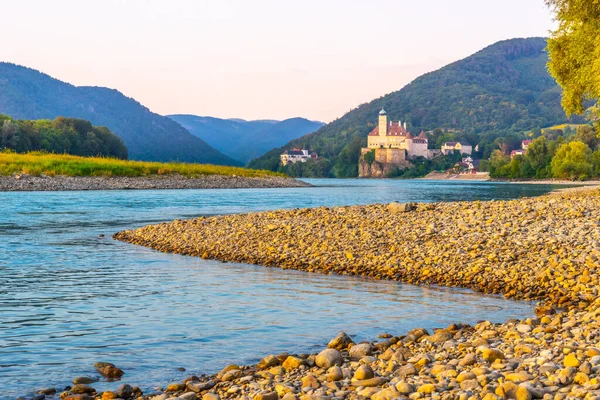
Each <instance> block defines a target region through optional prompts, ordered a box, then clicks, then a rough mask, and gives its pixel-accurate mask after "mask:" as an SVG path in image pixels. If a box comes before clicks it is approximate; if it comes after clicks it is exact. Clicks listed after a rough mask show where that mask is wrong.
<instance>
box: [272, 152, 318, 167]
mask: <svg viewBox="0 0 600 400" xmlns="http://www.w3.org/2000/svg"><path fill="white" fill-rule="evenodd" d="M280 158H281V164H282V165H284V166H285V165H288V164H289V163H292V164H296V163H297V162H306V161H308V160H310V159H317V158H318V156H317V153H314V152H313V153H310V154H309V152H308V150H304V149H303V150H300V149H292V150H286V151H284V152H283V153H282V154H281V156H280Z"/></svg>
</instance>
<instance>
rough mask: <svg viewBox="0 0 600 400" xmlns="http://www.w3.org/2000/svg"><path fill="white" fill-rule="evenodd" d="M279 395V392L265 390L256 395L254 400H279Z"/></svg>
mask: <svg viewBox="0 0 600 400" xmlns="http://www.w3.org/2000/svg"><path fill="white" fill-rule="evenodd" d="M277 399H279V395H278V394H277V392H263V393H259V394H257V395H256V396H254V400H277Z"/></svg>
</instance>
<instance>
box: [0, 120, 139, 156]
mask: <svg viewBox="0 0 600 400" xmlns="http://www.w3.org/2000/svg"><path fill="white" fill-rule="evenodd" d="M0 149H11V150H14V151H16V152H17V153H26V152H29V151H46V152H49V153H57V154H64V153H66V154H72V155H77V156H104V157H115V158H120V159H127V156H128V154H127V147H125V144H124V143H123V141H122V140H121V139H120V138H119V137H118V136H116V135H115V134H114V133H112V132H111V131H110V130H109V129H108V128H105V127H98V126H92V124H91V123H90V122H89V121H86V120H83V119H75V118H64V117H58V118H56V119H55V120H52V121H50V120H13V119H12V118H10V117H8V116H5V115H0Z"/></svg>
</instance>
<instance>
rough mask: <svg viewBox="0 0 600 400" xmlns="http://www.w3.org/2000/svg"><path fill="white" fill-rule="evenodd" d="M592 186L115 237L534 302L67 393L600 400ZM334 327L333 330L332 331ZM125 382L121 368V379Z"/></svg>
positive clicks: (78, 398) (204, 221)
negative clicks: (155, 382)
mask: <svg viewBox="0 0 600 400" xmlns="http://www.w3.org/2000/svg"><path fill="white" fill-rule="evenodd" d="M598 221H600V189H599V188H582V187H578V188H568V189H563V190H560V191H556V192H552V193H550V194H547V195H542V196H539V197H534V198H523V199H518V200H508V201H487V202H478V201H476V202H454V203H429V204H416V205H414V204H410V203H409V204H398V203H392V204H389V205H388V204H386V205H381V204H374V205H368V206H351V207H333V208H328V207H319V208H315V209H299V210H298V209H297V210H285V211H284V210H280V211H267V212H260V213H250V214H236V215H224V216H216V217H209V218H197V219H193V220H186V221H182V220H176V221H174V222H172V223H161V224H158V225H150V226H146V227H143V228H140V229H137V230H128V231H123V232H120V233H117V234H115V235H114V237H115V238H116V239H118V240H122V241H126V242H129V243H135V244H139V245H145V246H147V247H152V248H154V249H156V250H159V251H164V252H170V253H177V254H183V255H188V256H199V257H202V258H211V259H219V260H222V261H232V262H245V263H252V264H258V265H263V266H267V267H280V268H291V269H298V270H303V271H308V272H320V273H325V274H331V273H335V274H338V275H345V274H348V275H360V276H367V277H371V278H373V279H391V280H395V281H399V282H406V283H412V284H421V285H429V284H437V285H441V286H446V287H462V288H468V289H474V290H476V291H479V292H482V293H489V294H503V295H504V296H505V297H507V298H513V299H520V300H533V301H539V302H540V305H539V306H538V307H537V308H536V310H535V315H532V316H531V317H530V318H526V319H523V320H520V321H517V320H510V321H506V322H504V323H499V324H494V323H491V322H489V321H483V322H480V323H478V324H477V325H475V326H468V325H463V324H461V321H456V323H455V324H452V325H450V326H448V327H446V328H443V329H437V330H435V331H427V330H425V329H421V328H416V329H413V330H411V331H410V332H401V333H399V334H398V335H395V336H394V335H389V334H385V335H380V336H379V337H378V339H375V340H373V341H368V342H362V343H353V342H352V340H351V338H349V337H348V336H347V335H345V334H343V333H341V334H340V335H338V336H337V337H336V338H334V339H332V341H331V342H330V343H329V345H328V348H327V349H325V350H323V351H321V352H317V353H315V354H287V353H283V354H276V355H258V354H257V359H258V358H259V357H260V356H265V357H264V358H263V359H262V360H261V361H260V362H259V363H257V364H256V365H248V366H243V365H230V366H228V367H226V368H224V369H223V370H222V371H221V372H219V373H217V374H212V375H202V376H199V377H196V376H191V377H188V378H186V379H185V380H183V381H181V382H175V383H170V384H168V385H165V386H164V387H161V388H160V389H159V390H156V391H155V392H153V393H147V394H144V395H142V394H141V392H140V391H139V390H137V389H136V388H134V387H131V386H129V385H126V384H125V385H122V386H121V387H120V388H119V389H118V390H115V391H114V392H110V391H107V392H104V393H96V392H95V391H94V389H93V387H92V386H93V383H92V384H91V385H83V386H82V385H75V386H73V387H72V388H70V392H65V393H63V394H61V398H64V399H65V400H92V399H94V398H97V399H100V398H101V399H102V400H111V399H115V398H124V399H133V398H139V397H143V398H147V399H153V400H167V399H170V398H173V399H174V398H178V399H183V400H200V399H202V400H215V399H256V400H261V399H262V400H264V399H273V400H275V399H289V400H294V399H297V400H312V399H328V400H334V399H358V398H371V399H373V400H386V399H397V398H400V399H409V398H410V399H425V398H428V399H429V398H431V399H439V400H445V399H448V400H449V399H455V398H459V399H465V400H466V399H485V400H500V399H505V398H510V399H515V398H516V399H519V400H530V399H545V400H551V399H556V400H566V399H570V398H581V399H589V400H591V399H594V400H597V399H599V398H600V381H599V374H600V299H599V298H598V295H599V290H600V278H599V276H600V224H599V223H598ZM332 336H333V335H332ZM124 381H126V375H125V378H124Z"/></svg>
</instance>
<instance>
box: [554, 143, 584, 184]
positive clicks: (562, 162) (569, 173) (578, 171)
mask: <svg viewBox="0 0 600 400" xmlns="http://www.w3.org/2000/svg"><path fill="white" fill-rule="evenodd" d="M551 165H552V175H553V176H554V177H555V178H561V179H578V180H584V179H587V178H589V177H590V176H592V173H593V168H594V164H593V155H592V150H590V148H589V147H588V146H587V145H586V144H585V143H582V142H577V141H575V142H570V143H565V144H563V145H561V146H560V147H559V148H558V150H557V151H556V154H555V155H554V157H553V158H552V163H551Z"/></svg>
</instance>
